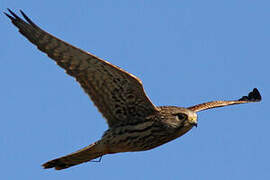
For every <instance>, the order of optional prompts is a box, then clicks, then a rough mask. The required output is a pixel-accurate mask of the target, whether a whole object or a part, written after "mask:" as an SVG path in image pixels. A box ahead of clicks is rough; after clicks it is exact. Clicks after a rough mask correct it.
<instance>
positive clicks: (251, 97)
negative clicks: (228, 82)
mask: <svg viewBox="0 0 270 180" xmlns="http://www.w3.org/2000/svg"><path fill="white" fill-rule="evenodd" d="M261 99H262V97H261V95H260V92H259V91H258V89H257V88H254V89H253V91H252V92H250V93H249V94H248V96H243V97H242V98H240V99H238V100H233V101H211V102H207V103H202V104H198V105H195V106H192V107H188V109H190V110H192V111H195V112H198V111H203V110H206V109H212V108H217V107H223V106H229V105H235V104H244V103H250V102H259V101H261Z"/></svg>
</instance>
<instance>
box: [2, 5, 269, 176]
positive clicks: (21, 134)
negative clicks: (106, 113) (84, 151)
mask: <svg viewBox="0 0 270 180" xmlns="http://www.w3.org/2000/svg"><path fill="white" fill-rule="evenodd" d="M0 8H1V11H6V8H11V9H12V10H14V11H15V12H16V13H19V11H18V10H19V9H22V10H23V11H24V12H25V13H26V14H27V15H28V16H29V17H30V18H31V19H32V20H33V21H34V22H35V23H36V24H37V25H39V26H40V27H42V28H43V29H45V30H46V31H48V32H50V33H52V34H54V35H55V36H57V37H59V38H61V39H63V40H65V41H67V42H69V43H71V44H73V45H75V46H77V47H80V48H82V49H84V50H86V51H89V52H91V53H93V54H95V55H97V56H99V57H100V58H103V59H105V60H108V61H109V62H111V63H113V64H115V65H117V66H120V67H121V68H123V69H125V70H127V71H128V72H130V73H132V74H134V75H136V76H137V77H139V78H140V79H141V80H142V81H143V83H144V88H145V90H146V92H147V94H148V96H149V97H150V99H151V100H152V101H153V103H154V104H156V105H176V106H182V107H188V106H191V105H194V104H198V103H202V102H205V101H210V100H230V99H238V98H240V97H241V96H243V95H247V94H248V92H249V91H251V90H252V89H253V88H254V87H257V88H258V89H259V90H260V92H261V94H262V97H263V101H262V102H261V103H254V104H246V105H239V106H230V107H226V108H219V109H213V110H209V111H204V112H201V113H199V114H198V115H199V116H198V128H194V129H192V130H191V131H190V132H188V133H187V134H185V135H184V136H182V137H181V138H178V139H176V140H174V141H172V142H170V143H168V144H165V145H163V146H161V147H158V148H156V149H153V150H150V151H145V152H136V153H120V154H114V155H107V156H104V157H103V158H102V162H101V163H93V162H91V163H85V164H82V165H79V166H75V167H72V168H69V169H67V170H63V171H55V170H44V169H42V167H41V164H43V163H44V162H46V161H48V160H51V159H54V158H57V157H59V156H63V155H66V154H69V153H71V152H73V151H76V150H78V149H79V148H82V147H84V146H86V145H88V144H91V143H93V142H94V141H96V140H98V139H99V138H100V137H101V136H102V134H103V132H104V131H105V130H106V129H107V124H106V123H105V120H104V119H103V117H102V116H101V114H100V113H99V112H98V111H97V108H96V107H94V105H93V103H92V102H91V101H90V100H89V98H88V96H87V95H86V94H85V93H84V92H83V91H82V89H81V88H80V86H79V85H78V84H77V83H76V82H75V80H74V79H73V78H71V77H69V76H68V75H66V74H65V73H64V71H63V70H62V69H60V68H59V67H58V66H56V64H55V63H54V62H53V61H51V60H50V59H49V58H48V57H47V56H46V55H44V54H43V53H41V52H39V51H38V50H37V49H36V47H34V46H33V45H32V44H31V43H29V42H28V41H27V40H26V39H25V38H24V37H23V36H22V35H20V34H19V33H18V32H17V29H16V28H15V27H14V26H13V25H12V24H11V23H10V21H9V19H8V18H7V17H6V16H4V15H3V14H2V15H0V32H1V42H0V51H1V53H0V67H1V70H0V81H1V88H0V94H1V95H0V97H1V101H0V109H1V110H0V112H1V121H0V122H1V125H0V147H1V150H0V161H1V163H0V169H1V173H0V178H1V179H38V180H43V179H65V180H70V179H129V180H134V179H135V180H138V179H156V180H161V179H162V180H163V179H186V180H189V179H190V180H209V179H219V180H231V179H245V180H249V179H270V165H269V162H270V155H269V152H270V143H269V142H270V141H269V138H270V132H269V127H270V119H269V117H268V116H269V107H270V103H269V100H270V97H269V94H270V80H269V79H270V72H269V71H270V68H269V67H270V61H269V60H270V59H269V58H270V54H269V52H270V51H269V47H270V43H269V42H270V33H269V32H270V23H269V19H270V11H269V8H270V1H267V0H257V1H254V0H220V1H215V0H204V1H194V0H188V1H187V0H182V1H176V0H171V1H160V0H155V1H143V0H137V1H131V0H83V1H71V0H66V1H55V0H46V1H36V0H23V1H22V0H1V1H0Z"/></svg>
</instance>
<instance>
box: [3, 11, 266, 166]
mask: <svg viewBox="0 0 270 180" xmlns="http://www.w3.org/2000/svg"><path fill="white" fill-rule="evenodd" d="M8 11H9V13H10V14H8V13H5V14H6V15H7V17H8V18H9V19H10V20H11V22H12V23H13V24H14V25H15V26H16V27H17V28H18V29H19V32H20V33H21V34H22V35H23V36H25V37H26V38H27V39H28V40H29V41H30V42H31V43H33V44H34V45H36V46H37V48H38V49H39V50H41V51H42V52H44V53H46V54H47V55H48V56H49V57H50V58H51V59H53V60H54V61H55V62H56V63H57V64H58V65H59V66H60V67H62V68H63V69H65V70H66V72H67V74H69V75H71V76H72V77H74V78H75V79H76V80H77V81H78V82H79V84H80V85H81V87H82V88H83V90H84V91H85V92H86V93H87V94H88V95H89V97H90V98H91V99H92V101H93V102H94V104H95V105H96V106H97V108H98V110H99V111H100V112H101V113H102V115H103V116H104V117H105V119H106V120H107V123H108V125H109V129H108V130H107V131H106V132H105V133H104V135H103V136H102V138H101V139H100V140H98V141H97V142H95V143H93V144H91V145H89V146H87V147H85V148H83V149H81V150H79V151H77V152H74V153H72V154H69V155H66V156H63V157H60V158H57V159H54V160H51V161H48V162H46V163H45V164H43V167H44V168H55V169H57V170H60V169H65V168H69V167H71V166H74V165H77V164H81V163H83V162H87V161H90V160H92V159H95V158H98V157H101V156H103V155H106V154H113V153H118V152H131V151H145V150H149V149H152V148H155V147H157V146H160V145H162V144H164V143H167V142H169V141H171V140H173V139H175V138H178V137H180V136H182V135H183V134H185V133H186V132H188V131H189V130H190V129H191V128H192V127H193V126H197V114H196V112H198V111H202V110H206V109H211V108H216V107H222V106H228V105H234V104H243V103H249V102H258V101H260V100H261V95H260V93H259V91H258V90H257V89H256V88H255V89H254V90H253V91H252V92H251V93H249V95H248V96H243V97H242V98H240V99H239V100H233V101H212V102H207V103H203V104H198V105H195V106H192V107H189V108H182V107H175V106H160V107H157V106H155V105H154V104H152V102H151V101H150V100H149V98H148V97H147V95H146V94H145V92H144V90H143V86H142V83H141V81H140V80H139V79H138V78H137V77H135V76H134V75H132V74H130V73H128V72H126V71H124V70H122V69H120V68H119V67H117V66H115V65H112V64H110V63H109V62H107V61H104V60H102V59H100V58H98V57H96V56H94V55H92V54H90V53H88V52H85V51H83V50H81V49H78V48H76V47H74V46H72V45H70V44H68V43H66V42H64V41H62V40H60V39H58V38H56V37H54V36H52V35H50V34H49V33H47V32H45V31H44V30H42V29H41V28H39V27H38V26H37V25H36V24H34V23H33V22H32V21H31V20H30V19H29V18H28V17H27V16H26V15H25V14H24V13H23V12H22V11H21V14H22V16H23V17H24V19H25V20H26V21H25V20H23V19H22V18H20V17H19V16H17V15H16V14H15V13H14V12H12V11H11V10H9V9H8Z"/></svg>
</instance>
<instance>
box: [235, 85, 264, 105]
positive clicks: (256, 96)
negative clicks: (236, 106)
mask: <svg viewBox="0 0 270 180" xmlns="http://www.w3.org/2000/svg"><path fill="white" fill-rule="evenodd" d="M261 100H262V96H261V94H260V92H259V90H258V89H257V88H254V89H253V91H251V92H250V93H248V95H247V96H243V97H242V98H240V99H239V101H249V102H259V101H261Z"/></svg>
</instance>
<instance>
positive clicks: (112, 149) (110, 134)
mask: <svg viewBox="0 0 270 180" xmlns="http://www.w3.org/2000/svg"><path fill="white" fill-rule="evenodd" d="M172 139H174V137H173V136H172V134H171V131H170V130H168V128H164V127H163V126H159V125H156V124H154V123H153V122H144V123H140V124H138V125H135V126H134V125H128V126H122V127H117V128H115V129H109V130H108V131H107V132H106V133H105V134H104V135H103V137H102V141H103V142H104V144H105V146H106V147H107V151H108V152H107V153H117V152H130V151H145V150H150V149H152V148H155V147H157V146H160V145H162V144H164V143H167V142H168V141H170V140H172Z"/></svg>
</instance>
